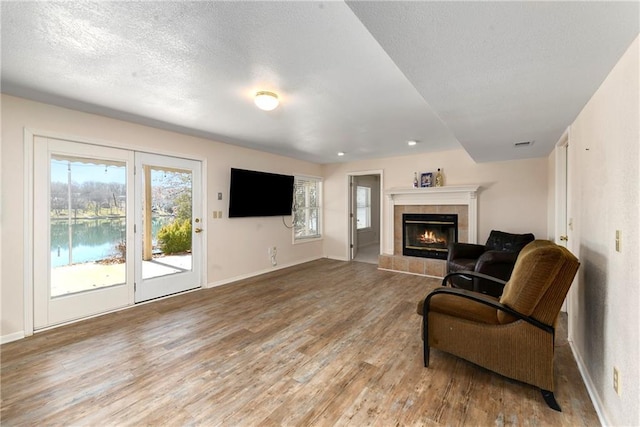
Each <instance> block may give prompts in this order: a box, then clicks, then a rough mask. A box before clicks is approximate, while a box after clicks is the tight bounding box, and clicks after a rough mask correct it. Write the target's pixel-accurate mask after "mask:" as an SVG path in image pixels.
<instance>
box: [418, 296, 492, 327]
mask: <svg viewBox="0 0 640 427" xmlns="http://www.w3.org/2000/svg"><path fill="white" fill-rule="evenodd" d="M494 299H495V300H496V301H498V299H497V298H494ZM423 307H424V301H420V302H419V303H418V314H419V315H422V313H423ZM429 311H430V312H435V313H441V314H447V315H450V316H454V317H458V318H463V319H467V320H471V321H474V322H481V323H486V324H489V325H497V324H499V322H498V312H497V310H496V309H495V308H492V307H489V306H488V305H484V304H481V303H479V302H475V301H472V300H469V299H466V298H462V297H459V296H456V295H446V294H442V295H434V296H433V297H432V298H431V305H430V307H429Z"/></svg>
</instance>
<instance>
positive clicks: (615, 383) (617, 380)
mask: <svg viewBox="0 0 640 427" xmlns="http://www.w3.org/2000/svg"><path fill="white" fill-rule="evenodd" d="M621 385H622V384H621V383H620V372H619V371H618V368H616V367H615V366H614V367H613V389H614V390H615V391H616V394H617V395H618V396H621V395H622V388H621V387H620V386H621Z"/></svg>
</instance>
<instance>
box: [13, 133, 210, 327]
mask: <svg viewBox="0 0 640 427" xmlns="http://www.w3.org/2000/svg"><path fill="white" fill-rule="evenodd" d="M36 136H40V137H43V138H55V139H62V140H67V141H74V142H79V143H85V144H93V145H100V146H107V147H114V148H121V149H124V150H131V151H139V152H145V153H150V152H151V150H152V149H151V148H149V147H144V146H138V145H132V144H123V143H120V142H115V141H106V140H101V139H92V138H87V137H84V136H78V135H70V134H65V133H60V132H52V131H43V130H39V129H31V128H27V127H25V128H24V130H23V153H24V157H23V159H24V164H23V166H24V175H23V183H24V188H23V194H24V199H23V209H24V216H25V221H24V225H23V241H24V246H23V259H24V262H23V267H24V268H23V303H24V304H23V305H24V309H23V311H24V329H23V333H24V336H30V335H33V333H34V326H33V298H34V295H33V265H34V254H33V249H34V246H33V239H34V236H33V225H34V215H33V214H34V212H33V197H34V189H33V184H34V179H33V178H34V176H33V175H34V167H33V161H34V138H35V137H36ZM153 153H155V154H164V155H167V156H172V157H183V158H185V159H191V160H198V161H200V162H201V163H202V186H201V190H202V195H203V200H202V212H203V216H202V227H203V229H204V230H207V217H208V215H206V213H207V212H208V205H207V203H208V198H207V197H206V195H207V159H206V158H204V157H202V156H197V155H193V154H188V153H180V152H172V151H167V150H162V149H156V148H153ZM203 234H204V235H203V236H202V265H203V268H202V271H201V275H202V279H201V283H202V284H203V287H205V286H207V284H208V281H207V268H206V265H207V263H206V260H207V246H208V245H207V240H208V239H207V234H208V233H206V232H205V233H203ZM133 306H134V305H130V306H128V307H125V308H130V307H133ZM102 314H104V313H102Z"/></svg>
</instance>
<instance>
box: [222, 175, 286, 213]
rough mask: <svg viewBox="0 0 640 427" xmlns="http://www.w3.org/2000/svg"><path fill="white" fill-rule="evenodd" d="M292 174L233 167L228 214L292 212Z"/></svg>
mask: <svg viewBox="0 0 640 427" xmlns="http://www.w3.org/2000/svg"><path fill="white" fill-rule="evenodd" d="M292 205H293V176H291V175H279V174H275V173H268V172H258V171H251V170H245V169H235V168H231V180H230V186H229V218H241V217H251V216H286V215H291V211H292Z"/></svg>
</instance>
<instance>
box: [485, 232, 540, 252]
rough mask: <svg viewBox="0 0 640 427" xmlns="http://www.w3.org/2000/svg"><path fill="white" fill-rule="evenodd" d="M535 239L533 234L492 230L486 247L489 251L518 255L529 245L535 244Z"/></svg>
mask: <svg viewBox="0 0 640 427" xmlns="http://www.w3.org/2000/svg"><path fill="white" fill-rule="evenodd" d="M534 239H535V237H534V236H533V234H531V233H527V234H511V233H505V232H504V231H497V230H491V234H489V238H488V239H487V243H486V244H485V247H486V250H488V251H501V252H515V253H518V252H520V251H521V250H522V248H524V247H525V246H526V245H527V244H528V243H530V242H533V240H534Z"/></svg>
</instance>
